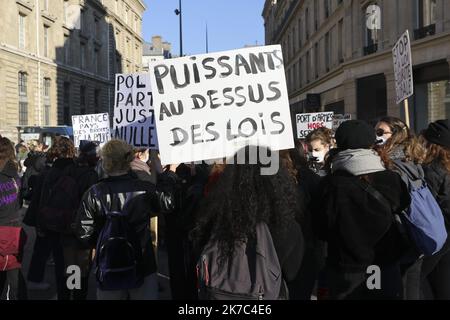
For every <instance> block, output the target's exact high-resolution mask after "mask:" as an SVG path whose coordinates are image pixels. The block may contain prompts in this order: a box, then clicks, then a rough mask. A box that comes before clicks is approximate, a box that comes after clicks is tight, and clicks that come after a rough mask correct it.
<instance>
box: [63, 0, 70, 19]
mask: <svg viewBox="0 0 450 320" xmlns="http://www.w3.org/2000/svg"><path fill="white" fill-rule="evenodd" d="M68 9H69V0H64V5H63V18H64V24H66V25H67V15H68V11H69V10H68Z"/></svg>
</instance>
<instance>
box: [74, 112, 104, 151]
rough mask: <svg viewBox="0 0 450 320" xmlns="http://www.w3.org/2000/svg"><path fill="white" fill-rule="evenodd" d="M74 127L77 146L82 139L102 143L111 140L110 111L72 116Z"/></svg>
mask: <svg viewBox="0 0 450 320" xmlns="http://www.w3.org/2000/svg"><path fill="white" fill-rule="evenodd" d="M72 127H73V139H74V143H75V147H77V148H78V147H79V145H80V141H82V140H86V141H96V142H100V144H101V145H103V144H105V143H106V142H108V141H109V140H111V132H110V126H109V114H108V113H97V114H85V115H77V116H72Z"/></svg>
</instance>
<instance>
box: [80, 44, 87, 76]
mask: <svg viewBox="0 0 450 320" xmlns="http://www.w3.org/2000/svg"><path fill="white" fill-rule="evenodd" d="M80 68H81V70H84V68H86V45H85V44H84V43H80Z"/></svg>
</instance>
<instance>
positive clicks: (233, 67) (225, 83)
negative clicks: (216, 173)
mask: <svg viewBox="0 0 450 320" xmlns="http://www.w3.org/2000/svg"><path fill="white" fill-rule="evenodd" d="M150 76H151V83H152V87H153V89H154V90H153V91H154V102H155V114H156V125H157V128H158V137H159V151H160V154H161V162H162V164H163V165H165V164H170V163H181V162H194V161H201V160H211V159H219V158H224V157H229V156H232V155H234V154H235V153H236V152H237V151H238V150H239V149H241V148H242V147H244V146H246V145H249V144H252V145H259V146H266V147H269V148H271V149H272V150H273V151H278V150H283V149H290V148H293V147H294V141H293V137H292V134H291V132H292V131H291V130H292V124H291V116H290V111H289V100H288V93H287V88H286V78H285V74H284V64H283V54H282V51H281V46H279V45H276V46H266V47H254V48H246V49H240V50H234V51H227V52H219V53H211V54H204V55H198V56H192V57H183V58H178V59H170V60H164V61H158V62H155V63H153V64H152V65H151V66H150Z"/></svg>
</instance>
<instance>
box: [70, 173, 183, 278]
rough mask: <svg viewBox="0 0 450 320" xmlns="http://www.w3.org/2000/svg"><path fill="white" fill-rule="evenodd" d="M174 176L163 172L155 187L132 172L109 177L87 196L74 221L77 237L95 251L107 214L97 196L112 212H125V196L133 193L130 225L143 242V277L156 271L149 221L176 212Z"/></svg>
mask: <svg viewBox="0 0 450 320" xmlns="http://www.w3.org/2000/svg"><path fill="white" fill-rule="evenodd" d="M176 179H177V178H176V176H175V175H174V174H173V173H170V172H167V173H164V174H163V176H162V177H161V179H160V180H161V181H160V183H159V185H158V187H156V186H155V185H154V184H152V183H149V182H146V181H141V180H139V179H138V177H137V176H136V175H135V174H134V173H132V172H130V173H129V174H127V175H123V176H119V177H109V178H106V179H104V180H102V181H100V182H99V183H98V184H96V185H94V186H93V187H92V188H90V189H89V190H88V191H87V192H86V193H85V195H84V197H83V200H82V202H81V206H80V209H79V210H78V214H77V217H76V219H75V235H76V237H77V238H78V239H79V240H80V241H82V242H83V243H84V244H86V246H90V247H92V248H94V247H95V246H96V243H97V238H98V235H99V233H100V231H101V230H102V228H103V226H104V224H105V221H106V215H105V214H106V213H105V211H104V209H103V208H102V204H101V202H100V201H99V200H98V198H97V196H96V194H99V195H100V197H102V203H103V204H104V205H105V206H106V207H107V210H110V211H122V209H123V206H124V202H125V198H126V197H125V194H126V193H131V194H132V196H131V200H129V201H130V202H129V203H128V224H129V225H130V226H132V227H133V228H134V230H135V231H136V233H137V235H138V237H139V238H140V241H141V247H142V249H143V252H142V253H143V260H142V261H139V262H138V270H139V272H140V274H141V275H143V276H147V275H150V274H152V273H155V272H156V260H155V255H154V252H153V246H152V238H151V233H150V226H149V224H150V218H151V217H154V216H156V213H158V212H170V211H172V210H173V209H174V200H173V199H174V196H173V192H172V186H173V185H174V184H175V183H176Z"/></svg>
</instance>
